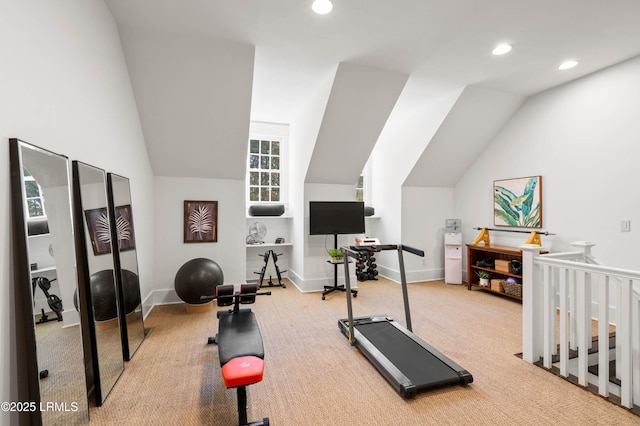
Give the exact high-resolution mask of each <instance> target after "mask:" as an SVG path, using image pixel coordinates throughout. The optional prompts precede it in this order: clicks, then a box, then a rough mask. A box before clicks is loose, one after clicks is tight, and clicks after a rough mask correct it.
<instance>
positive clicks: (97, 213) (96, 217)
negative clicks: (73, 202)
mask: <svg viewBox="0 0 640 426" xmlns="http://www.w3.org/2000/svg"><path fill="white" fill-rule="evenodd" d="M84 215H85V219H86V220H87V229H88V231H89V239H90V240H91V248H92V249H93V254H94V255H95V256H99V255H102V254H107V253H111V230H110V228H109V217H108V216H107V208H106V207H100V208H97V209H91V210H85V212H84Z"/></svg>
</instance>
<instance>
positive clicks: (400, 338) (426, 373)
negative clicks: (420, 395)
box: [355, 321, 461, 389]
mask: <svg viewBox="0 0 640 426" xmlns="http://www.w3.org/2000/svg"><path fill="white" fill-rule="evenodd" d="M355 327H356V328H357V330H358V331H359V332H360V333H362V335H364V337H365V338H366V339H367V340H369V341H370V342H371V343H372V344H373V345H374V346H375V347H376V348H378V350H379V351H380V352H382V353H383V354H384V356H386V357H387V358H388V359H389V361H391V362H392V363H393V364H394V365H395V366H396V368H398V370H400V371H401V372H402V373H403V374H404V375H405V376H407V378H408V379H409V380H411V382H412V384H413V385H414V386H416V387H417V388H418V389H425V388H433V387H438V386H442V385H445V384H450V383H458V382H461V378H460V376H459V375H458V373H457V372H456V371H455V370H453V369H452V368H451V367H449V366H448V365H447V364H445V363H444V362H442V361H441V360H440V359H439V358H438V357H436V356H435V355H433V354H432V353H431V352H429V351H428V350H426V349H425V348H423V347H422V346H420V345H419V344H418V343H416V342H415V341H413V340H412V339H411V338H409V337H408V336H407V335H405V334H404V333H402V332H401V331H399V330H398V329H396V328H395V327H394V326H393V325H391V324H389V322H386V321H381V322H374V323H364V324H356V325H355Z"/></svg>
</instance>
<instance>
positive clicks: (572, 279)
mask: <svg viewBox="0 0 640 426" xmlns="http://www.w3.org/2000/svg"><path fill="white" fill-rule="evenodd" d="M569 283H570V287H569V292H570V295H569V327H570V329H569V330H570V332H569V347H570V348H571V349H573V350H574V351H575V350H578V321H577V320H576V318H577V312H578V292H577V289H576V287H577V279H576V271H575V270H570V271H569Z"/></svg>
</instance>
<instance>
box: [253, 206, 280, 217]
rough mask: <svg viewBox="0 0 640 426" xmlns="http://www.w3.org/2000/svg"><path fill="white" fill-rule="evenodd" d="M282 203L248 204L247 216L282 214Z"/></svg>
mask: <svg viewBox="0 0 640 426" xmlns="http://www.w3.org/2000/svg"><path fill="white" fill-rule="evenodd" d="M283 214H284V204H254V205H252V206H249V216H282V215H283Z"/></svg>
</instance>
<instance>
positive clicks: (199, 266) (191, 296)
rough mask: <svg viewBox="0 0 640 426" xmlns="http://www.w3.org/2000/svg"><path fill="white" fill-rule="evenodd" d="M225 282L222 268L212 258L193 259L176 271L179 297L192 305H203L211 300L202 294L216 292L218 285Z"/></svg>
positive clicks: (209, 294) (206, 294) (208, 294)
mask: <svg viewBox="0 0 640 426" xmlns="http://www.w3.org/2000/svg"><path fill="white" fill-rule="evenodd" d="M221 284H224V274H223V273H222V268H220V265H218V264H217V263H216V262H214V261H213V260H211V259H204V258H198V259H192V260H190V261H188V262H187V263H185V264H184V265H182V266H181V267H180V269H178V272H177V273H176V278H175V280H174V285H175V288H176V293H177V294H178V297H179V298H180V299H182V300H183V301H184V302H186V303H188V304H190V305H201V304H203V303H207V302H209V300H200V296H212V295H214V294H216V287H217V286H219V285H221Z"/></svg>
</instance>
